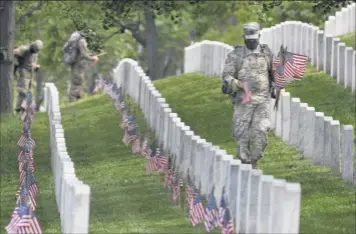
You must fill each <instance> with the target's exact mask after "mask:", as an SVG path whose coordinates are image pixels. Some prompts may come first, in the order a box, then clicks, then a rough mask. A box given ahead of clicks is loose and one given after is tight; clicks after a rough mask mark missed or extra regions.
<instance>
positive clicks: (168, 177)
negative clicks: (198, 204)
mask: <svg viewBox="0 0 356 234" xmlns="http://www.w3.org/2000/svg"><path fill="white" fill-rule="evenodd" d="M172 177H173V172H172V170H171V169H168V172H167V175H166V178H165V183H164V187H166V188H168V190H171V188H172Z"/></svg>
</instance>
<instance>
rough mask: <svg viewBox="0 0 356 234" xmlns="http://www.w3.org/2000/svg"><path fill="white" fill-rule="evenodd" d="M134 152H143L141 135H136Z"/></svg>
mask: <svg viewBox="0 0 356 234" xmlns="http://www.w3.org/2000/svg"><path fill="white" fill-rule="evenodd" d="M131 150H132V153H134V154H139V153H141V139H140V137H139V136H136V137H135V139H134V140H133V142H132V146H131Z"/></svg>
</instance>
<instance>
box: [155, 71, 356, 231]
mask: <svg viewBox="0 0 356 234" xmlns="http://www.w3.org/2000/svg"><path fill="white" fill-rule="evenodd" d="M220 84H221V82H220V80H219V79H216V78H211V77H206V76H203V75H199V74H186V75H183V76H179V77H171V78H168V79H163V80H159V81H156V82H155V86H156V87H157V89H158V90H160V92H161V93H162V94H163V96H164V97H165V98H166V100H167V103H169V105H170V107H171V108H172V109H173V111H174V112H176V113H178V115H179V116H180V118H181V119H182V121H183V122H185V123H186V124H187V125H189V126H191V128H192V130H193V131H194V132H195V134H198V135H200V136H201V137H203V138H205V139H206V140H207V141H209V142H212V143H213V144H215V145H218V146H220V147H221V148H223V149H225V150H226V151H227V152H228V153H230V154H232V155H235V143H234V140H233V138H232V135H231V118H232V105H231V103H230V100H229V99H228V97H227V96H225V95H223V94H222V93H221V88H220ZM302 157H303V156H302V155H301V154H297V153H296V151H295V149H294V148H292V147H289V146H288V145H286V144H285V143H282V142H281V141H280V138H278V137H275V136H274V135H273V134H270V135H269V144H268V147H267V149H266V152H265V157H264V159H263V160H262V161H261V165H260V166H261V168H262V170H263V172H264V174H272V175H274V176H275V177H276V178H284V179H287V180H288V181H289V182H298V183H301V186H302V207H301V220H300V233H330V234H332V233H354V231H355V228H356V226H355V219H356V216H355V208H356V206H355V190H354V189H353V188H352V187H351V186H349V185H346V184H345V183H344V182H343V181H342V180H341V179H340V177H336V176H332V174H331V172H330V170H329V169H328V168H325V167H321V166H314V165H312V163H311V162H310V161H307V160H301V159H302Z"/></svg>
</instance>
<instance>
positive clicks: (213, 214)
mask: <svg viewBox="0 0 356 234" xmlns="http://www.w3.org/2000/svg"><path fill="white" fill-rule="evenodd" d="M207 203H208V206H207V208H205V215H204V224H205V228H206V231H207V232H211V231H212V230H214V229H215V228H216V227H218V226H219V221H218V212H217V206H216V199H215V196H214V191H212V192H211V193H210V194H209V196H208V202H207Z"/></svg>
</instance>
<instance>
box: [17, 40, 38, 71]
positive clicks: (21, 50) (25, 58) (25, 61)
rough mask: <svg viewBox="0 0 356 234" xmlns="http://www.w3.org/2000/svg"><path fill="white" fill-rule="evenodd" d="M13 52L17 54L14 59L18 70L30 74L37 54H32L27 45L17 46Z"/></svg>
mask: <svg viewBox="0 0 356 234" xmlns="http://www.w3.org/2000/svg"><path fill="white" fill-rule="evenodd" d="M15 51H16V52H17V55H15V57H16V58H17V61H18V68H19V69H25V70H27V71H28V72H32V68H33V66H34V65H35V64H36V62H37V58H38V54H32V53H31V52H30V46H29V45H22V46H19V47H18V48H16V49H15Z"/></svg>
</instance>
